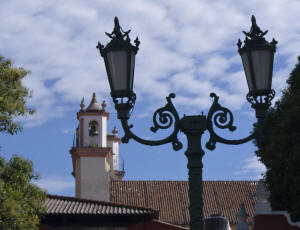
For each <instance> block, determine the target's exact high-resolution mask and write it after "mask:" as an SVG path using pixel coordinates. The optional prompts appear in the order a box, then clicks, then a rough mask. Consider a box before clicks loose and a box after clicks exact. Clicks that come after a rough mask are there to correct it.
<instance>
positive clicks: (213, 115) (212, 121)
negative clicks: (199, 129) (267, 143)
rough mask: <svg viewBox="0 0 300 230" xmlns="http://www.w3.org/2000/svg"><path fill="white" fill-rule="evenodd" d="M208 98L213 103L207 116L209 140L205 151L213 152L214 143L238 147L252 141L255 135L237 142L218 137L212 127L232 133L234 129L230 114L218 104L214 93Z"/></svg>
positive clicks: (217, 98)
mask: <svg viewBox="0 0 300 230" xmlns="http://www.w3.org/2000/svg"><path fill="white" fill-rule="evenodd" d="M210 97H213V98H214V101H213V104H212V106H211V108H210V110H209V112H208V115H207V130H208V131H209V133H210V137H209V140H208V142H207V143H206V145H205V146H206V148H207V149H209V150H214V149H215V147H216V142H220V143H224V144H231V145H238V144H242V143H245V142H248V141H250V140H252V139H254V137H255V136H256V133H252V134H250V135H249V136H248V137H245V138H242V139H238V140H227V139H225V138H223V137H220V136H219V135H218V134H217V133H216V132H215V131H214V128H213V125H215V126H217V127H218V128H220V129H229V130H230V131H231V132H233V131H234V130H235V129H236V127H235V126H234V125H233V115H232V112H231V111H230V110H229V109H227V108H225V107H222V106H221V105H220V104H219V102H218V100H219V97H218V96H217V95H216V94H215V93H211V94H210Z"/></svg>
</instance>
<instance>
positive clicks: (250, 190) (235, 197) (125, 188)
mask: <svg viewBox="0 0 300 230" xmlns="http://www.w3.org/2000/svg"><path fill="white" fill-rule="evenodd" d="M257 185H258V182H257V181H204V182H203V200H204V208H203V209H204V218H207V217H209V216H210V215H211V214H221V215H223V216H225V217H227V218H228V219H229V222H230V224H236V223H237V217H236V214H237V212H238V210H239V207H240V204H241V203H244V204H245V207H246V212H247V213H248V214H249V217H248V219H247V221H248V223H249V224H252V222H253V215H254V205H255V203H256V198H255V196H254V194H255V191H256V188H257ZM111 201H113V202H120V203H124V204H129V205H138V206H145V207H150V208H152V209H155V210H159V220H161V221H164V222H168V223H171V224H175V225H182V226H185V225H188V224H189V199H188V182H187V181H112V182H111Z"/></svg>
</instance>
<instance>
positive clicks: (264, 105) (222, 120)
mask: <svg viewBox="0 0 300 230" xmlns="http://www.w3.org/2000/svg"><path fill="white" fill-rule="evenodd" d="M129 32H130V30H129V31H127V32H124V31H123V30H122V28H121V27H120V25H119V21H118V18H117V17H115V27H114V30H113V32H112V33H110V34H109V33H106V34H107V35H108V36H109V37H110V38H111V39H112V40H111V41H110V42H109V43H108V44H107V45H106V46H105V47H104V46H103V45H101V44H100V43H98V46H97V48H98V49H99V51H100V54H101V56H102V57H103V58H104V62H105V67H106V71H107V75H108V80H109V83H110V88H111V96H112V99H113V101H114V103H115V108H116V110H117V113H118V119H120V120H121V123H122V126H123V129H124V133H125V135H124V136H123V137H122V142H123V143H128V141H129V140H130V139H134V140H136V141H137V142H139V143H142V144H145V145H151V146H153V145H162V144H166V143H169V142H170V143H172V146H173V149H174V150H175V151H177V150H179V149H181V148H182V143H181V142H180V141H179V140H178V138H177V134H178V132H179V131H182V132H183V133H184V134H185V135H186V136H187V142H188V147H187V150H186V152H185V155H186V156H187V158H188V165H187V167H188V169H189V199H190V229H191V230H196V229H197V230H198V229H203V223H202V222H203V221H202V219H203V200H202V167H203V165H202V157H203V155H204V151H203V149H202V147H201V137H202V134H203V133H204V131H206V130H207V131H208V132H209V133H210V138H209V141H208V142H207V143H206V148H207V149H209V150H214V149H215V146H216V143H217V142H220V143H224V144H231V145H238V144H242V143H245V142H247V141H250V140H252V139H253V138H254V137H255V135H257V134H256V133H252V134H251V135H249V136H248V137H245V138H243V139H239V140H227V139H224V138H222V137H221V136H219V135H218V134H217V133H216V132H215V131H214V128H215V127H217V128H220V129H229V130H230V131H234V130H235V129H236V127H235V126H233V115H232V113H231V111H230V110H229V109H227V108H225V107H222V106H221V105H220V104H219V102H218V100H219V97H218V96H217V95H216V94H215V93H211V94H210V97H212V98H213V103H212V106H211V108H210V109H209V112H208V114H207V116H205V115H203V114H202V115H194V116H184V117H182V118H179V116H178V113H177V111H176V109H175V107H174V105H173V103H172V100H171V99H172V98H175V94H173V93H171V94H170V95H169V96H168V97H167V98H166V99H167V104H166V105H165V106H164V107H162V108H159V109H158V110H156V111H155V113H154V115H153V126H152V127H151V128H150V130H151V131H152V132H156V131H157V130H158V129H168V128H170V127H171V126H172V125H173V132H172V133H171V134H170V135H169V136H168V137H166V138H164V139H162V140H144V139H142V138H140V137H138V136H136V135H135V134H134V133H133V132H132V131H131V128H132V127H133V125H129V124H128V120H129V118H130V110H131V109H132V108H133V106H134V103H135V100H136V95H135V93H134V92H133V89H132V88H133V76H134V60H135V54H136V53H137V51H138V46H139V44H140V42H139V40H138V38H136V40H135V41H134V42H135V46H133V45H132V44H131V43H130V39H129V36H128V34H129ZM244 33H245V35H246V39H245V41H244V45H243V46H242V42H241V41H240V39H239V41H238V44H237V45H238V47H239V50H238V51H239V53H240V55H241V57H242V61H243V66H244V70H245V75H246V79H247V83H248V87H249V93H248V94H247V100H248V101H249V102H250V103H251V104H252V107H253V108H254V109H255V111H256V117H257V118H258V119H263V118H264V114H265V112H266V110H267V109H268V108H269V106H270V104H271V100H272V99H273V98H274V96H275V91H274V90H272V89H271V80H272V71H273V60H274V53H275V50H276V43H277V42H276V41H275V40H274V39H273V41H272V42H271V43H268V42H267V41H266V40H265V38H264V37H263V36H264V35H265V34H266V33H267V31H265V32H262V31H261V30H260V28H259V27H258V26H257V25H256V20H255V17H254V16H252V27H251V30H250V32H248V33H247V32H244ZM125 37H126V38H125Z"/></svg>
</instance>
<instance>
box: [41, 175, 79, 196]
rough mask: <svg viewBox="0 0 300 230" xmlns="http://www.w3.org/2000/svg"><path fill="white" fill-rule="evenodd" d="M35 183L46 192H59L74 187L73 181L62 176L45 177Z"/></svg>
mask: <svg viewBox="0 0 300 230" xmlns="http://www.w3.org/2000/svg"><path fill="white" fill-rule="evenodd" d="M36 184H37V185H38V186H39V187H41V188H43V189H46V190H47V192H48V193H61V192H65V191H66V190H70V189H74V188H75V185H74V181H73V180H72V181H71V180H68V179H66V178H64V177H45V178H42V179H40V180H38V182H36Z"/></svg>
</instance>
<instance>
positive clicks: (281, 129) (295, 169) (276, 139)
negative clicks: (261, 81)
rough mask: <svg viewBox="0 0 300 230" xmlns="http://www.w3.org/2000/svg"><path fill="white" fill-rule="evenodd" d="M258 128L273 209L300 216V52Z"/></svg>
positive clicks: (259, 153)
mask: <svg viewBox="0 0 300 230" xmlns="http://www.w3.org/2000/svg"><path fill="white" fill-rule="evenodd" d="M257 128H258V129H260V130H261V132H262V135H261V136H260V137H257V138H256V140H255V144H256V146H257V147H258V150H257V151H256V154H257V156H258V157H259V159H260V160H261V161H262V162H263V163H264V164H265V166H266V168H267V171H266V174H265V180H266V184H267V185H268V187H269V190H270V197H269V199H270V202H271V206H272V209H273V210H286V211H288V212H289V213H290V214H291V218H292V220H294V221H296V220H300V209H299V207H300V56H299V57H298V63H297V64H296V66H295V68H294V70H293V71H292V72H291V74H290V76H289V78H288V80H287V88H286V89H284V90H283V92H282V97H281V99H280V100H278V101H277V102H276V103H275V105H274V107H272V108H271V109H269V111H268V113H267V116H266V118H265V119H264V120H263V121H261V122H260V123H259V124H258V127H257Z"/></svg>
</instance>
